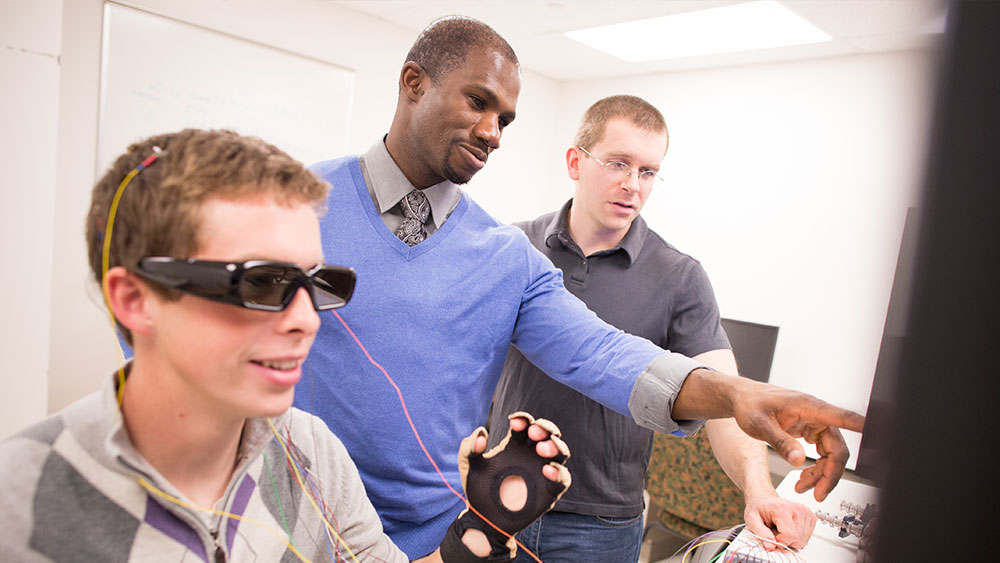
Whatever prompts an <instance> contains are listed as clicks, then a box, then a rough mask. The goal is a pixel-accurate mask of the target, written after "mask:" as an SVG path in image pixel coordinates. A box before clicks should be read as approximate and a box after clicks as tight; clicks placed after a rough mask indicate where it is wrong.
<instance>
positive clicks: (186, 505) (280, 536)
mask: <svg viewBox="0 0 1000 563" xmlns="http://www.w3.org/2000/svg"><path fill="white" fill-rule="evenodd" d="M137 479H138V480H139V484H140V485H142V487H143V488H144V489H146V490H147V491H149V492H150V493H152V494H154V495H156V496H158V497H160V498H162V499H165V500H167V501H170V502H172V503H174V504H176V505H178V506H183V507H184V508H188V509H192V510H200V511H202V512H209V513H212V514H218V515H219V516H223V517H225V518H232V519H233V520H240V521H242V522H247V523H249V524H253V525H254V526H257V527H259V528H263V529H265V530H267V531H268V532H271V533H272V534H274V535H275V536H277V537H278V539H280V540H281V541H284V542H285V545H286V546H288V549H290V550H292V553H294V554H295V555H296V556H297V557H298V558H299V559H301V560H302V561H305V563H312V561H310V560H309V559H306V556H305V555H303V554H302V552H301V551H299V550H298V549H296V548H295V546H294V545H292V544H291V542H288V541H285V536H284V535H283V534H281V533H280V532H277V531H275V530H274V528H272V527H270V526H268V525H267V524H264V523H263V522H258V521H257V520H254V519H253V518H246V517H243V516H240V515H239V514H233V513H231V512H225V511H223V510H219V509H217V508H204V507H202V506H197V505H194V504H191V503H188V502H184V501H183V500H181V499H179V498H177V497H174V496H171V495H169V494H167V493H165V492H163V491H161V490H159V489H157V488H156V487H154V486H153V485H151V484H150V483H149V482H147V481H146V480H145V479H143V478H142V477H137Z"/></svg>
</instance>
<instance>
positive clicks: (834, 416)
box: [802, 403, 865, 432]
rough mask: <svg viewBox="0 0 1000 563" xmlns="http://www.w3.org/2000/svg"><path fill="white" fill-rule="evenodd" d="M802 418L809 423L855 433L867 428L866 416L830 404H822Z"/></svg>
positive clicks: (804, 414) (805, 413) (809, 410)
mask: <svg viewBox="0 0 1000 563" xmlns="http://www.w3.org/2000/svg"><path fill="white" fill-rule="evenodd" d="M802 418H803V419H808V422H813V423H818V424H823V425H826V426H833V427H835V428H843V429H845V430H853V431H855V432H861V431H862V430H864V428H865V417H864V416H862V415H860V414H858V413H856V412H854V411H849V410H847V409H842V408H840V407H835V406H833V405H831V404H829V403H822V404H821V405H819V406H817V407H815V408H813V409H808V410H807V411H806V412H804V413H803V416H802Z"/></svg>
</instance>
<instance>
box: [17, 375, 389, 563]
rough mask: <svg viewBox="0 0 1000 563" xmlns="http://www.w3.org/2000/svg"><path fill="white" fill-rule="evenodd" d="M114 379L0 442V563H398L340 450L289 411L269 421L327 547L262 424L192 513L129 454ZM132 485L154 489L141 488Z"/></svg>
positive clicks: (322, 430) (250, 426) (254, 425)
mask: <svg viewBox="0 0 1000 563" xmlns="http://www.w3.org/2000/svg"><path fill="white" fill-rule="evenodd" d="M114 387H115V385H114V383H113V381H110V380H109V383H108V385H107V386H106V387H105V388H104V389H103V390H102V392H100V393H95V394H92V395H90V396H88V397H85V398H84V399H81V400H80V401H78V402H76V403H74V404H73V405H71V406H69V407H67V408H66V409H65V410H63V411H62V412H59V413H57V414H54V415H52V416H50V417H48V418H46V419H45V420H43V421H41V422H39V423H37V424H35V425H33V426H30V427H29V428H27V429H25V430H24V431H22V432H21V433H19V434H17V435H15V436H13V437H11V438H9V439H7V440H4V441H3V442H0V474H2V475H3V476H4V478H3V479H2V480H0V527H2V530H3V531H2V533H0V561H17V562H19V563H21V562H34V561H59V562H72V561H80V562H92V561H102V562H103V561H122V562H137V563H138V562H143V563H148V562H159V561H163V562H168V561H169V562H198V561H213V562H219V561H237V562H241V563H242V562H244V561H274V562H277V561H282V562H286V561H299V557H298V556H296V555H295V554H294V552H293V551H292V550H291V548H290V547H289V543H290V544H291V545H294V546H295V548H296V549H297V550H298V551H299V552H300V553H301V554H302V555H303V556H304V557H305V558H307V559H308V560H310V561H345V560H347V561H350V560H351V557H350V555H349V552H348V549H349V550H350V551H353V553H354V554H355V555H356V556H357V558H358V560H360V561H397V562H400V561H407V558H406V556H405V555H403V553H402V552H401V551H399V550H398V549H397V548H396V546H395V545H393V544H392V542H391V541H389V538H388V537H387V536H386V535H385V534H383V533H382V528H381V525H380V523H379V520H378V517H377V516H376V514H375V511H374V509H373V508H372V506H371V503H369V502H368V500H367V498H366V497H365V491H364V488H363V487H362V484H361V481H360V479H359V478H358V474H357V470H356V469H355V468H354V465H353V464H352V463H351V460H350V459H349V458H348V456H347V452H346V451H345V450H344V447H343V445H342V444H341V443H340V442H339V441H338V440H337V438H336V437H334V436H333V435H332V434H330V432H329V431H328V430H327V429H326V427H325V425H324V424H323V423H322V422H321V421H319V420H318V419H316V418H315V417H312V416H310V415H308V414H306V413H303V412H301V411H299V410H297V409H291V410H289V411H287V412H286V413H285V414H283V415H282V416H280V417H275V418H273V419H272V421H273V423H274V425H275V427H276V428H278V429H279V430H278V432H279V435H280V436H281V439H282V441H284V442H285V444H286V445H288V442H289V439H290V441H291V443H292V444H293V446H292V448H293V450H294V455H293V457H294V458H295V460H296V462H297V463H301V466H296V467H297V468H298V470H299V472H300V475H302V477H301V478H302V479H307V477H305V474H304V473H302V471H303V469H306V470H308V471H309V477H308V481H306V486H315V487H317V488H318V490H319V496H320V498H321V499H322V500H323V501H324V502H325V503H326V505H327V507H328V509H329V512H328V514H329V515H330V516H329V518H328V519H329V520H330V522H331V523H332V525H333V527H334V529H335V530H336V533H337V535H339V536H340V538H339V539H337V537H336V535H334V536H333V537H334V539H333V540H332V541H329V542H328V541H327V539H326V536H325V534H324V532H323V530H324V525H323V524H322V522H321V521H320V519H319V517H318V516H317V514H316V512H315V511H314V509H313V506H312V505H311V504H310V503H309V502H308V500H307V498H306V496H305V494H304V493H303V490H302V488H301V487H300V486H299V484H298V483H297V480H296V477H295V475H294V473H293V471H292V469H291V464H290V463H289V461H288V460H287V459H286V456H285V453H284V450H283V448H282V446H281V444H279V443H278V441H277V440H276V439H275V437H274V435H273V434H272V432H271V428H270V426H269V425H268V423H267V420H265V419H250V420H248V421H247V424H246V427H245V429H244V434H243V440H242V442H241V444H240V461H239V463H238V466H237V469H236V471H235V473H234V474H233V477H232V479H231V481H230V483H229V485H228V487H227V488H226V491H225V493H224V495H223V497H222V499H221V500H220V502H219V504H218V505H217V507H216V508H218V509H219V510H220V511H222V512H227V513H230V514H233V515H235V516H237V517H239V519H237V518H235V517H233V518H229V517H226V516H221V515H218V514H211V513H208V512H204V511H199V510H194V509H192V508H187V507H184V506H181V505H179V504H177V503H176V502H173V501H170V500H167V499H166V498H164V496H163V495H169V496H171V497H173V498H175V499H177V500H178V501H180V502H183V503H186V504H191V503H190V501H187V500H185V498H184V496H183V494H182V493H180V492H179V491H178V490H177V489H176V488H175V487H173V486H172V485H171V484H170V483H169V482H167V481H166V480H165V479H163V477H162V476H160V475H159V473H158V472H157V471H156V470H155V469H154V468H153V467H151V466H150V465H149V464H148V463H147V462H146V461H145V460H144V459H143V458H142V456H141V455H140V454H139V453H138V452H137V451H136V450H135V448H134V447H132V445H131V442H130V441H129V438H128V435H127V431H126V429H125V427H124V425H123V424H122V422H121V416H120V414H119V411H118V407H117V404H116V399H115V393H114ZM140 478H142V479H144V480H145V481H146V482H148V483H149V484H150V485H151V486H152V487H153V488H155V489H156V490H157V491H159V492H150V491H149V490H148V489H146V488H144V487H143V486H142V485H141V484H140V481H139V479H140ZM160 493H162V495H161V494H160Z"/></svg>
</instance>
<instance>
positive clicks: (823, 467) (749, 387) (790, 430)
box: [671, 369, 865, 501]
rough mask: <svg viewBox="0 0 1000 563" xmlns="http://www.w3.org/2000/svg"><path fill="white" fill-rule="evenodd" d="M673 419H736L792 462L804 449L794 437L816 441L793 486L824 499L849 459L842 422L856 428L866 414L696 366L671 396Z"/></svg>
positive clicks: (800, 458)
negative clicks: (810, 460) (815, 455)
mask: <svg viewBox="0 0 1000 563" xmlns="http://www.w3.org/2000/svg"><path fill="white" fill-rule="evenodd" d="M671 416H672V417H673V418H674V420H694V419H706V418H729V417H733V418H735V419H736V422H737V424H739V427H740V428H741V429H742V430H743V431H744V432H745V433H746V434H747V435H749V436H750V437H752V438H756V439H758V440H764V441H765V442H767V443H769V444H771V446H772V447H773V448H774V449H775V450H776V451H777V452H778V453H779V454H780V455H781V456H782V457H783V458H784V459H785V460H787V461H788V463H790V464H792V465H796V466H798V465H802V463H803V462H804V461H805V451H804V450H803V448H802V445H801V444H799V443H798V441H797V440H796V438H805V440H806V441H807V442H809V443H810V444H815V445H816V450H817V451H818V452H819V455H820V458H819V459H818V460H817V461H816V464H815V465H813V466H812V467H809V468H807V469H805V470H804V471H803V472H802V476H801V478H800V479H799V482H798V483H796V485H795V490H796V491H797V492H800V493H801V492H804V491H807V490H809V489H810V488H814V487H815V490H814V491H813V496H814V497H815V498H816V500H819V501H822V500H823V499H825V498H826V496H827V495H828V494H830V491H831V490H833V488H834V486H836V484H837V482H838V481H839V480H840V477H841V475H843V473H844V465H845V464H846V463H847V457H848V450H847V444H846V443H845V442H844V437H843V436H842V435H841V434H840V430H839V429H840V428H846V429H847V430H854V431H856V432H860V431H861V430H862V429H863V427H864V424H865V418H864V417H863V416H861V415H860V414H858V413H855V412H852V411H849V410H846V409H842V408H839V407H835V406H833V405H830V404H828V403H826V402H824V401H821V400H820V399H817V398H816V397H813V396H812V395H807V394H805V393H801V392H798V391H792V390H790V389H783V388H781V387H777V386H775V385H768V384H767V383H760V382H757V381H753V380H750V379H746V378H743V377H732V376H729V375H726V374H724V373H720V372H716V371H712V370H706V369H696V370H694V371H692V372H691V373H690V375H688V377H687V379H686V380H685V381H684V385H683V386H682V387H681V390H680V393H679V394H678V395H677V399H676V401H675V402H674V408H673V410H672V412H671Z"/></svg>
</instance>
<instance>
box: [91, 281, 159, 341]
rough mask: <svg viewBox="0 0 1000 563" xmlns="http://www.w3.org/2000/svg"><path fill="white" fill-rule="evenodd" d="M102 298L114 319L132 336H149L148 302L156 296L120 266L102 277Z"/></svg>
mask: <svg viewBox="0 0 1000 563" xmlns="http://www.w3.org/2000/svg"><path fill="white" fill-rule="evenodd" d="M103 286H104V287H103V289H104V297H105V299H106V300H107V305H108V307H110V308H111V311H112V313H113V314H114V316H115V319H117V320H118V322H120V323H121V324H122V325H124V326H125V327H126V328H128V329H129V330H131V331H132V334H133V335H135V334H150V333H152V331H153V317H152V314H151V313H152V310H151V307H150V305H151V304H152V303H151V301H150V300H152V299H157V295H156V294H154V293H153V291H152V290H151V289H150V288H149V286H147V285H146V284H145V282H143V281H142V280H141V279H139V277H138V276H136V275H135V274H132V273H129V272H128V270H126V269H125V268H123V267H121V266H115V267H114V268H111V269H110V270H108V273H107V274H105V276H104V284H103Z"/></svg>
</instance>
